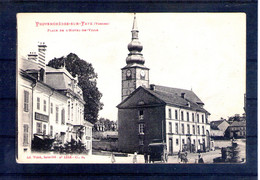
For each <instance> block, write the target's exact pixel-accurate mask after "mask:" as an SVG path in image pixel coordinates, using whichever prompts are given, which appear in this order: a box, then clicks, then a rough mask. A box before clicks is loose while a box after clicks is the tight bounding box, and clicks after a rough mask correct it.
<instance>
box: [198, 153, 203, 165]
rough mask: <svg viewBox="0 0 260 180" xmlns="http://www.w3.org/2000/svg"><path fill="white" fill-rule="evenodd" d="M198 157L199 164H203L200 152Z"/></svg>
mask: <svg viewBox="0 0 260 180" xmlns="http://www.w3.org/2000/svg"><path fill="white" fill-rule="evenodd" d="M198 157H199V161H198V162H199V164H204V160H203V158H202V156H201V155H200V153H199V155H198Z"/></svg>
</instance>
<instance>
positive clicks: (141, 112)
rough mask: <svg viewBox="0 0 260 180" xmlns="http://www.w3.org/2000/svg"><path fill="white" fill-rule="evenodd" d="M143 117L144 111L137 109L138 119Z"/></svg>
mask: <svg viewBox="0 0 260 180" xmlns="http://www.w3.org/2000/svg"><path fill="white" fill-rule="evenodd" d="M143 119H144V111H143V110H140V111H139V120H143Z"/></svg>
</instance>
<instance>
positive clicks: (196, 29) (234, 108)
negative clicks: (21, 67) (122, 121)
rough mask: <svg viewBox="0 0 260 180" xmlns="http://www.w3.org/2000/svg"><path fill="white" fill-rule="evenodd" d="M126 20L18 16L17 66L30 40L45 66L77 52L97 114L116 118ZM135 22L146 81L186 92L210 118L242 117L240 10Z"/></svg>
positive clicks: (129, 18) (127, 38) (125, 16)
mask: <svg viewBox="0 0 260 180" xmlns="http://www.w3.org/2000/svg"><path fill="white" fill-rule="evenodd" d="M133 19H134V14H133V13H20V14H18V15H17V22H18V24H17V29H18V41H17V43H18V49H17V50H18V51H17V52H18V61H19V58H22V57H27V54H28V53H29V52H37V45H38V42H45V44H46V45H47V51H46V63H48V61H49V60H51V59H53V58H54V57H56V58H59V57H62V56H67V55H68V54H69V53H75V54H77V55H78V56H79V58H81V59H84V60H86V61H87V62H89V63H91V64H92V65H93V67H94V69H95V72H96V73H97V74H98V80H97V86H98V88H99V90H100V92H101V93H102V94H103V97H102V99H101V102H103V103H104V107H103V110H101V111H100V113H99V117H104V118H108V119H110V120H117V108H116V106H117V105H118V104H119V103H120V102H121V68H123V67H124V66H125V65H126V61H125V60H126V57H127V55H128V53H129V51H128V49H127V45H128V43H130V42H131V29H132V25H133ZM136 19H137V26H138V30H139V41H140V42H141V43H142V45H143V51H142V53H143V56H144V59H145V66H146V67H148V68H150V78H149V79H150V84H157V85H162V86H168V87H174V88H182V89H188V90H191V89H192V91H194V92H195V93H196V94H197V96H198V97H199V98H200V99H201V100H202V101H203V102H204V104H205V106H204V108H205V109H206V110H207V111H209V112H210V113H211V117H210V120H219V119H220V118H221V117H223V118H228V117H230V116H233V115H234V114H242V113H244V110H243V107H244V94H245V93H246V89H245V85H246V79H245V78H246V66H245V65H246V15H245V14H244V13H137V14H136ZM48 23H49V24H48ZM50 23H54V25H50ZM77 23H78V24H77ZM64 24H66V25H64ZM62 30H63V31H62ZM69 30H74V31H73V32H72V31H69ZM84 30H85V31H84Z"/></svg>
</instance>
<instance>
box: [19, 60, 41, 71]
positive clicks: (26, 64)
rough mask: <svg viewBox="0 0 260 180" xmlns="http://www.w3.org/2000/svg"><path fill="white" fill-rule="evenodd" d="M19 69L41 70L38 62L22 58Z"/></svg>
mask: <svg viewBox="0 0 260 180" xmlns="http://www.w3.org/2000/svg"><path fill="white" fill-rule="evenodd" d="M19 68H20V69H22V70H40V68H39V65H38V63H37V62H34V61H31V60H27V59H25V58H21V59H20V60H19Z"/></svg>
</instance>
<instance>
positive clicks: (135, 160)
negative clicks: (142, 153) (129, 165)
mask: <svg viewBox="0 0 260 180" xmlns="http://www.w3.org/2000/svg"><path fill="white" fill-rule="evenodd" d="M133 163H137V153H136V152H135V153H134V157H133Z"/></svg>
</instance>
